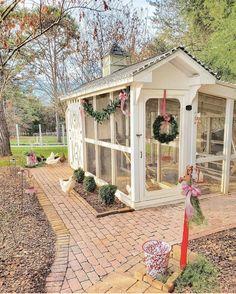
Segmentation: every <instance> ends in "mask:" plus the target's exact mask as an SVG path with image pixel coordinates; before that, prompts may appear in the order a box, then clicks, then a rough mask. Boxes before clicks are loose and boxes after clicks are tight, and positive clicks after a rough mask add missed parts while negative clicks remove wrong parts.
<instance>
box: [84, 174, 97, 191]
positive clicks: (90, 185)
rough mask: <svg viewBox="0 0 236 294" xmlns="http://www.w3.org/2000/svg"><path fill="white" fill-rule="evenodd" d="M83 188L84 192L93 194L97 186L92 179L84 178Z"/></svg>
mask: <svg viewBox="0 0 236 294" xmlns="http://www.w3.org/2000/svg"><path fill="white" fill-rule="evenodd" d="M83 186H84V189H85V190H86V191H88V192H94V191H95V189H96V186H97V185H96V182H95V180H94V177H90V176H89V177H85V178H84V183H83Z"/></svg>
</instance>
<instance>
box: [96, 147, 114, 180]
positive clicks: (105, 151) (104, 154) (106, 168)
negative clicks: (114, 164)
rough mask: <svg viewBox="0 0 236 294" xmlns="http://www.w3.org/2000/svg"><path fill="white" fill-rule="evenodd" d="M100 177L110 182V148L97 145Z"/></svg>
mask: <svg viewBox="0 0 236 294" xmlns="http://www.w3.org/2000/svg"><path fill="white" fill-rule="evenodd" d="M98 168H99V169H100V178H101V179H102V180H104V181H106V182H108V183H109V184H111V149H109V148H106V147H101V146H99V166H98Z"/></svg>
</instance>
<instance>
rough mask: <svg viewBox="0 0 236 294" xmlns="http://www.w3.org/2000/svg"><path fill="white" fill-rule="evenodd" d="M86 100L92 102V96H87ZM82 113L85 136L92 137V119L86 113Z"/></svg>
mask: <svg viewBox="0 0 236 294" xmlns="http://www.w3.org/2000/svg"><path fill="white" fill-rule="evenodd" d="M87 100H88V101H89V103H91V104H93V98H88V99H87ZM84 115H85V137H86V138H90V139H94V119H93V118H92V117H91V116H90V115H88V114H86V113H85V114H84Z"/></svg>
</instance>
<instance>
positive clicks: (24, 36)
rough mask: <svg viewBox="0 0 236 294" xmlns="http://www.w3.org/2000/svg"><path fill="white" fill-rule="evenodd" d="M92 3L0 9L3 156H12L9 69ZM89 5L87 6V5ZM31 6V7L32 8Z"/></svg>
mask: <svg viewBox="0 0 236 294" xmlns="http://www.w3.org/2000/svg"><path fill="white" fill-rule="evenodd" d="M93 2H97V1H83V0H74V1H72V0H59V1H57V6H55V2H54V1H53V0H52V1H50V0H48V1H47V0H45V1H44V0H39V1H38V2H34V1H32V3H27V5H26V4H24V2H23V1H21V0H11V1H9V0H3V1H1V8H0V93H1V96H0V155H2V156H6V155H10V154H11V148H10V138H9V132H8V127H7V122H6V116H5V110H4V89H5V85H6V81H7V75H8V72H9V69H10V68H12V67H14V66H15V63H16V62H17V57H18V55H19V54H20V53H21V51H22V50H24V48H25V46H26V45H27V44H30V43H31V42H33V41H34V40H37V39H38V38H40V37H41V36H42V35H44V34H45V33H47V32H49V31H50V30H51V29H53V28H54V27H56V26H58V25H59V24H60V23H61V21H62V20H63V19H64V18H65V17H66V16H68V15H69V14H70V13H71V12H72V11H74V10H75V9H77V10H81V11H83V10H84V9H88V10H94V9H95V8H94V7H93ZM86 3H87V4H86ZM100 3H101V4H102V5H103V6H101V5H100V6H99V7H98V8H97V9H96V11H106V10H108V9H109V7H108V5H107V3H106V1H100ZM30 4H31V5H30Z"/></svg>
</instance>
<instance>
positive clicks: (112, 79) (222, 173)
mask: <svg viewBox="0 0 236 294" xmlns="http://www.w3.org/2000/svg"><path fill="white" fill-rule="evenodd" d="M128 60H129V57H128V55H127V54H126V53H125V52H124V51H123V50H122V49H121V48H120V47H119V46H117V45H114V46H113V48H112V50H111V51H110V52H109V53H108V55H107V56H105V57H104V60H103V64H104V68H103V77H102V78H99V79H96V80H94V81H92V82H89V83H87V84H85V85H82V86H81V87H80V88H79V89H78V90H77V91H75V92H73V93H69V94H68V95H67V96H65V97H62V98H61V99H62V101H64V102H65V103H66V104H67V111H66V121H67V134H68V150H69V162H70V165H71V167H72V168H74V169H76V168H78V167H82V168H83V169H84V170H85V171H86V172H88V173H91V174H93V175H94V176H95V177H96V180H97V181H98V182H100V183H102V182H106V183H112V184H115V185H117V187H118V191H117V194H116V195H117V197H118V198H119V199H121V200H122V201H123V202H125V203H127V204H128V205H130V206H131V207H133V208H135V209H140V208H143V207H152V206H157V205H161V204H168V203H176V202H179V201H183V199H184V197H183V196H182V195H181V189H180V185H179V184H178V178H179V177H180V176H183V175H184V174H185V168H186V166H187V165H188V164H193V165H195V164H196V165H198V166H199V167H200V168H201V171H202V173H203V175H204V183H202V184H201V186H202V192H203V193H223V194H226V193H228V192H231V191H234V190H235V189H236V147H235V144H236V119H235V118H236V85H234V84H230V83H226V82H222V81H220V80H219V79H218V78H217V75H216V74H214V73H213V72H212V71H211V70H210V69H208V68H207V67H206V66H205V65H204V64H202V63H201V62H200V61H198V60H197V59H195V58H194V57H193V56H192V55H191V54H190V53H188V52H187V51H186V50H185V49H184V48H180V47H179V48H175V49H172V50H170V51H168V52H166V53H165V54H162V55H160V56H155V57H153V58H150V59H147V60H144V61H142V62H139V63H136V64H133V65H128ZM121 90H125V91H126V93H127V94H128V100H127V101H125V107H126V110H129V112H130V115H125V114H124V113H122V111H121V108H117V109H116V111H115V113H114V114H111V115H110V118H109V119H108V120H105V121H103V123H102V124H100V123H98V122H97V121H96V120H95V119H94V118H93V117H91V116H89V115H87V113H85V111H84V110H83V103H84V99H86V101H88V102H89V103H91V104H92V106H93V109H95V110H97V111H102V110H103V109H104V108H106V107H107V105H108V104H109V101H110V100H112V101H114V100H116V99H118V96H119V93H120V91H121ZM164 90H166V95H167V99H166V112H167V113H169V114H172V115H173V116H174V117H175V119H176V121H177V123H178V128H179V135H178V136H177V137H176V139H175V140H174V141H172V142H170V143H169V144H165V143H160V142H159V141H157V140H154V139H153V127H152V125H153V122H154V121H155V119H156V117H157V116H158V115H159V114H160V113H161V101H163V93H164Z"/></svg>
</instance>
